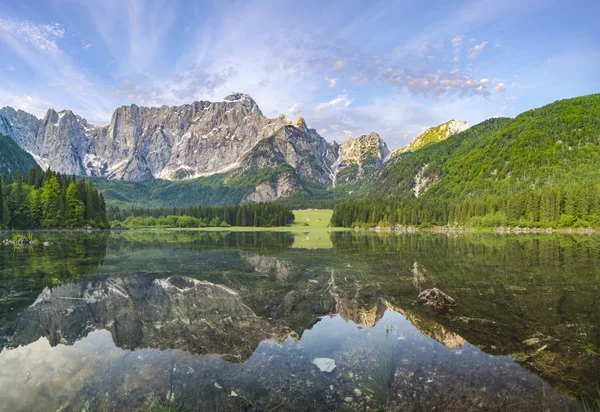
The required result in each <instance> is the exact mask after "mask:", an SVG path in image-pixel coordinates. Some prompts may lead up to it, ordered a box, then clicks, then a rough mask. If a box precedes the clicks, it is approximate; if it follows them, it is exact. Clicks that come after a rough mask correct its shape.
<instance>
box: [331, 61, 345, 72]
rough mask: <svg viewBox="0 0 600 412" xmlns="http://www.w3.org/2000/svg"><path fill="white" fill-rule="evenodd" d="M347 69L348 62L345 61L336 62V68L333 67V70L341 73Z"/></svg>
mask: <svg viewBox="0 0 600 412" xmlns="http://www.w3.org/2000/svg"><path fill="white" fill-rule="evenodd" d="M345 67H346V62H345V61H343V60H337V61H336V62H335V66H333V70H335V71H336V72H341V71H343V70H344V68H345Z"/></svg>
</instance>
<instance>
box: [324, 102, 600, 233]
mask: <svg viewBox="0 0 600 412" xmlns="http://www.w3.org/2000/svg"><path fill="white" fill-rule="evenodd" d="M599 165H600V94H595V95H589V96H583V97H578V98H574V99H568V100H561V101H558V102H555V103H552V104H549V105H547V106H544V107H542V108H539V109H535V110H530V111H527V112H525V113H523V114H521V115H519V116H517V117H516V118H515V119H508V118H493V119H489V120H486V121H484V122H482V123H480V124H478V125H475V126H473V127H471V128H470V129H468V130H466V131H464V132H462V133H460V134H458V135H455V136H453V137H450V138H448V139H447V140H445V141H443V142H440V143H435V144H430V145H427V146H425V147H423V148H422V149H420V150H417V151H415V152H414V153H412V154H410V155H409V156H406V157H404V158H402V159H401V160H398V161H396V162H395V163H394V164H393V165H391V166H389V167H387V168H386V169H385V170H384V172H383V173H382V174H381V176H380V177H379V179H378V180H377V181H376V182H375V183H374V184H373V185H372V187H371V188H370V190H369V196H368V197H366V198H362V199H358V200H355V201H350V202H343V203H340V204H338V205H337V206H336V207H335V211H334V215H333V218H332V224H333V225H335V226H344V227H353V226H377V225H381V226H392V225H397V224H400V225H419V226H430V225H444V226H446V225H448V226H457V225H460V226H479V227H481V226H484V227H485V226H489V227H493V226H527V227H588V226H591V227H598V226H600V186H599V183H600V167H599ZM417 181H418V182H419V183H420V185H421V186H422V187H421V188H420V193H419V194H420V196H418V197H416V196H415V187H416V185H417Z"/></svg>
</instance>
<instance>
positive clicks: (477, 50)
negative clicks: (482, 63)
mask: <svg viewBox="0 0 600 412" xmlns="http://www.w3.org/2000/svg"><path fill="white" fill-rule="evenodd" d="M487 43H488V42H487V41H484V42H481V43H479V44H478V45H476V46H475V47H473V48H470V49H469V59H476V58H478V57H479V55H480V54H481V52H482V51H483V49H485V46H486V45H487Z"/></svg>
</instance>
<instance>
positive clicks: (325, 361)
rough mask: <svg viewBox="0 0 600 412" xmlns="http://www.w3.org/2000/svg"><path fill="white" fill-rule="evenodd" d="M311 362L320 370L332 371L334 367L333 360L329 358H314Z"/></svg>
mask: <svg viewBox="0 0 600 412" xmlns="http://www.w3.org/2000/svg"><path fill="white" fill-rule="evenodd" d="M312 363H314V364H315V365H317V368H319V370H320V371H321V372H332V371H333V370H334V369H335V361H334V360H333V359H330V358H315V359H313V361H312Z"/></svg>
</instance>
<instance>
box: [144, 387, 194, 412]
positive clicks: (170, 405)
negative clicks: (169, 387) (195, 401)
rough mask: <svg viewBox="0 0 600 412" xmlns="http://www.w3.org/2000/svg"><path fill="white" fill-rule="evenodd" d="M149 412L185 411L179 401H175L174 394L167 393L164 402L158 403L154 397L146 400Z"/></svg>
mask: <svg viewBox="0 0 600 412" xmlns="http://www.w3.org/2000/svg"><path fill="white" fill-rule="evenodd" d="M148 400H149V401H150V405H149V408H148V410H149V411H150V412H186V411H187V409H186V407H185V405H184V404H183V402H182V401H181V400H180V399H177V397H176V396H175V394H174V393H171V392H169V393H168V394H167V398H166V399H165V400H164V401H160V400H159V399H158V398H156V397H152V398H149V399H148Z"/></svg>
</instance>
